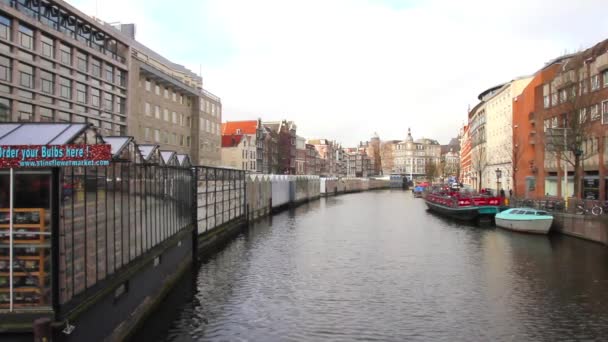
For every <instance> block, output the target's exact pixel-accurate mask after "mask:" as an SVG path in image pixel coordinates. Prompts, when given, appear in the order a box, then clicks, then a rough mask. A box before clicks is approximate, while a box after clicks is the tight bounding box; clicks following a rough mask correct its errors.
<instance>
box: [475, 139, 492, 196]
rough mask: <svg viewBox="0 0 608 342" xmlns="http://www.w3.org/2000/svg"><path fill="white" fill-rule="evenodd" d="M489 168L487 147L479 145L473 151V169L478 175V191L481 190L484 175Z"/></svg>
mask: <svg viewBox="0 0 608 342" xmlns="http://www.w3.org/2000/svg"><path fill="white" fill-rule="evenodd" d="M487 167H488V159H487V156H486V148H485V146H483V145H481V144H479V145H477V146H475V147H473V148H472V149H471V169H472V170H473V172H475V174H476V175H477V181H478V183H477V184H478V187H477V190H481V185H482V184H483V183H482V180H483V173H484V172H485V170H486V168H487Z"/></svg>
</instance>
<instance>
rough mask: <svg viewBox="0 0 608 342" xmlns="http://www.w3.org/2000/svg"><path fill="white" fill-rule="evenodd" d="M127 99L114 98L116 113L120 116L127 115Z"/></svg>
mask: <svg viewBox="0 0 608 342" xmlns="http://www.w3.org/2000/svg"><path fill="white" fill-rule="evenodd" d="M125 102H126V101H125V99H124V98H122V97H120V96H115V97H114V103H115V104H116V112H118V113H120V114H124V113H125Z"/></svg>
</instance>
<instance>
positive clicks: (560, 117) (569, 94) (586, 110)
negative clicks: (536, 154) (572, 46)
mask: <svg viewBox="0 0 608 342" xmlns="http://www.w3.org/2000/svg"><path fill="white" fill-rule="evenodd" d="M572 64H576V61H573V63H572ZM579 67H581V66H580V64H579ZM582 68H583V69H580V70H579V68H573V69H571V70H567V71H563V72H562V73H560V75H559V76H558V77H556V79H555V81H554V87H555V88H556V89H557V91H556V92H553V93H552V94H551V101H552V102H554V108H553V109H552V111H551V112H552V114H554V115H553V116H552V117H551V118H548V119H545V121H544V122H543V128H544V142H545V150H546V151H547V152H548V153H549V154H551V155H552V156H553V157H554V158H555V160H556V161H563V162H566V163H567V164H569V165H570V166H572V168H573V169H574V194H573V195H574V196H575V197H577V198H580V197H581V179H582V176H583V170H582V165H583V162H584V161H585V160H587V159H589V158H591V157H593V156H594V155H595V154H597V151H598V146H597V145H598V142H597V137H596V136H595V135H594V134H593V130H592V125H593V124H594V123H595V121H597V120H599V119H600V117H601V114H600V110H601V108H600V106H599V104H598V102H599V101H598V92H597V91H595V90H597V89H599V87H600V85H599V82H600V81H599V77H598V76H597V75H596V76H594V77H593V78H591V79H590V78H586V77H585V75H586V72H585V71H584V70H585V69H586V68H587V66H586V65H583V66H582ZM547 100H548V99H545V101H547ZM555 102H558V103H557V106H556V105H555ZM560 164H561V163H560ZM556 166H557V165H556ZM558 167H559V166H558ZM563 172H564V174H565V175H567V172H568V171H567V169H565V170H563Z"/></svg>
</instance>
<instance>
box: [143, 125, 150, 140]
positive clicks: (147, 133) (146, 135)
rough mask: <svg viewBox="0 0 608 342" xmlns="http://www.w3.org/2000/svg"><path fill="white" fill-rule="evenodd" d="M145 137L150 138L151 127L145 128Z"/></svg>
mask: <svg viewBox="0 0 608 342" xmlns="http://www.w3.org/2000/svg"><path fill="white" fill-rule="evenodd" d="M144 137H145V138H146V140H149V139H150V127H145V128H144Z"/></svg>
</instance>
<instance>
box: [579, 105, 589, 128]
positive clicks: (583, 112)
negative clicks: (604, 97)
mask: <svg viewBox="0 0 608 342" xmlns="http://www.w3.org/2000/svg"><path fill="white" fill-rule="evenodd" d="M585 122H587V108H581V109H580V110H579V111H578V123H580V124H584V123H585Z"/></svg>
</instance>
